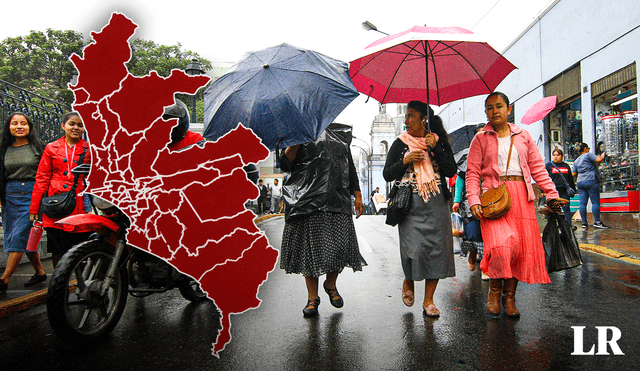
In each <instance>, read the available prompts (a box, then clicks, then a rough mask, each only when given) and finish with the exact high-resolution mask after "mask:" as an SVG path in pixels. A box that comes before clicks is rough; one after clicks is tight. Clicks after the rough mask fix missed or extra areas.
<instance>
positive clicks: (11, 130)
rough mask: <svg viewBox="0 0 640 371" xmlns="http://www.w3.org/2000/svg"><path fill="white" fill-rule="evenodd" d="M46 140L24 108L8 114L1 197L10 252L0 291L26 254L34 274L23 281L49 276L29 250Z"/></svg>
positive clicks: (0, 144) (0, 154) (0, 143)
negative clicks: (31, 213) (35, 188)
mask: <svg viewBox="0 0 640 371" xmlns="http://www.w3.org/2000/svg"><path fill="white" fill-rule="evenodd" d="M43 150H44V143H42V141H41V140H40V139H39V138H38V131H37V128H36V126H35V125H34V124H33V121H32V120H31V118H30V117H29V116H28V115H27V114H25V113H23V112H13V113H12V114H10V115H9V117H8V119H7V121H6V122H5V124H4V128H3V129H2V138H0V201H1V203H2V226H3V229H4V252H6V253H8V254H9V257H8V259H7V265H6V266H5V268H4V273H3V274H2V278H0V293H3V292H5V291H7V288H8V283H9V280H10V279H11V276H12V275H13V273H14V272H15V270H16V268H17V267H18V265H19V264H20V260H21V259H22V256H23V254H25V253H26V254H27V258H28V259H29V262H31V265H32V266H33V269H34V271H35V274H34V275H33V276H31V278H30V279H29V280H28V281H27V282H26V283H25V284H24V287H29V286H33V285H35V284H37V283H39V282H43V281H45V280H46V279H47V275H46V274H45V272H44V269H43V268H42V262H41V261H40V256H39V255H38V252H37V251H35V252H31V251H27V249H26V248H27V241H28V240H29V231H30V230H31V225H32V223H31V220H30V217H29V205H30V204H31V193H32V192H33V185H34V183H35V179H36V172H37V170H38V164H39V163H40V158H41V157H42V151H43Z"/></svg>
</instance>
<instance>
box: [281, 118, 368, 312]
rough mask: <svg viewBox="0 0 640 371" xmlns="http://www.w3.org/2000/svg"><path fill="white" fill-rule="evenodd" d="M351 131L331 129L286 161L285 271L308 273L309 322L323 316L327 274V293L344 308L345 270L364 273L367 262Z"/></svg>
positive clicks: (338, 126)
mask: <svg viewBox="0 0 640 371" xmlns="http://www.w3.org/2000/svg"><path fill="white" fill-rule="evenodd" d="M350 142H351V128H350V127H349V126H347V125H341V124H331V125H329V127H328V128H327V129H326V130H325V132H324V133H323V134H322V136H321V137H320V139H318V140H317V141H316V142H310V143H305V144H301V145H296V146H293V147H288V148H287V149H286V150H285V151H283V154H282V155H281V156H280V165H281V168H282V170H283V171H286V172H288V173H289V174H288V176H287V177H286V178H285V181H284V184H283V187H282V188H283V196H284V200H285V206H286V210H285V226H284V231H283V233H282V247H281V252H280V268H281V269H284V270H285V272H286V273H297V274H302V275H303V276H304V278H305V284H306V287H307V304H306V306H305V307H304V309H303V311H302V313H303V316H304V317H315V316H317V315H318V306H319V305H320V297H319V296H318V281H319V277H320V276H322V275H325V274H326V279H325V281H324V283H323V288H324V291H325V292H326V293H327V295H328V296H329V300H330V302H331V305H333V306H334V307H336V308H341V307H342V306H343V305H344V300H343V299H342V296H340V294H339V293H338V289H337V288H336V280H337V279H338V275H339V274H340V272H342V270H343V268H344V267H351V268H352V269H353V270H354V271H361V270H362V266H363V265H366V264H367V263H366V262H365V261H364V259H363V258H362V256H361V255H360V251H359V249H358V239H357V237H356V232H355V227H354V225H353V219H352V217H351V196H352V195H353V196H354V197H355V209H356V211H357V216H356V218H358V217H360V215H362V208H363V205H362V195H361V193H360V186H359V183H358V176H357V173H356V169H355V166H354V164H353V159H352V157H351V151H350V149H349V143H350Z"/></svg>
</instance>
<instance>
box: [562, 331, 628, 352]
mask: <svg viewBox="0 0 640 371" xmlns="http://www.w3.org/2000/svg"><path fill="white" fill-rule="evenodd" d="M585 327H586V326H571V328H572V329H573V335H574V338H573V353H571V355H572V356H592V355H597V356H608V355H609V352H608V351H607V350H608V349H607V344H609V346H610V347H611V351H612V352H613V354H614V355H617V356H623V355H624V353H622V350H620V347H619V346H618V343H617V342H618V340H620V338H621V337H622V333H621V332H620V330H619V329H618V328H617V327H615V326H596V328H597V329H598V352H597V353H596V351H595V347H596V345H595V344H593V345H592V346H591V349H589V350H588V351H587V352H585V351H584V348H583V347H582V346H583V345H584V336H583V335H584V334H583V331H584V329H585ZM609 330H611V339H607V332H608V331H609Z"/></svg>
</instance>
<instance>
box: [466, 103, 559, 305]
mask: <svg viewBox="0 0 640 371" xmlns="http://www.w3.org/2000/svg"><path fill="white" fill-rule="evenodd" d="M511 110H512V107H511V106H509V98H508V97H507V96H506V95H505V94H503V93H500V92H494V93H491V94H489V96H488V97H487V99H486V100H485V113H486V115H487V119H488V120H489V123H488V124H487V125H486V126H485V127H484V129H482V130H481V131H480V132H479V133H478V134H476V136H475V137H474V139H473V141H472V142H471V147H470V148H469V158H468V160H467V178H466V180H467V199H468V200H469V205H470V206H471V212H472V213H473V216H474V217H475V218H477V219H479V220H480V221H481V230H482V240H483V241H484V257H483V259H482V262H481V263H480V269H482V270H483V271H485V272H487V274H488V275H489V277H490V278H491V284H490V290H489V298H488V300H487V310H488V311H489V313H491V314H493V315H499V314H500V311H501V309H500V299H501V298H502V305H503V306H504V308H505V311H506V314H507V316H509V317H519V316H520V312H519V311H518V309H517V308H516V302H515V293H516V287H517V285H518V281H523V282H526V283H550V282H551V281H550V280H549V275H548V274H547V269H546V265H545V255H544V248H543V246H542V239H541V238H540V228H539V227H538V221H537V218H536V210H535V207H534V200H535V194H534V192H533V186H532V184H531V180H532V179H533V180H535V181H536V183H537V184H538V186H540V188H541V189H542V191H543V192H544V193H545V194H546V195H547V204H548V205H549V206H550V207H551V208H552V209H553V210H556V211H559V209H560V206H561V203H562V202H561V201H559V200H558V199H557V198H558V191H556V189H555V186H554V185H553V182H552V181H551V178H549V174H548V173H547V171H546V169H545V167H544V161H543V160H542V156H541V155H540V151H539V150H538V147H537V146H536V144H535V142H534V141H533V139H532V138H531V135H530V134H529V133H528V132H527V131H525V130H522V129H521V128H519V127H517V126H515V125H513V124H510V123H508V122H507V117H508V116H509V114H510V113H511ZM509 154H511V155H510V157H509ZM507 165H508V168H507ZM501 182H505V183H506V187H507V190H508V191H509V195H510V196H511V200H512V206H511V209H510V210H509V211H508V212H507V213H506V214H505V215H504V216H502V217H500V218H498V219H493V220H489V219H486V218H483V214H482V207H481V204H480V191H479V190H480V189H481V188H480V187H482V190H483V192H486V191H487V190H489V189H490V188H495V187H497V186H498V185H499V184H500V183H501Z"/></svg>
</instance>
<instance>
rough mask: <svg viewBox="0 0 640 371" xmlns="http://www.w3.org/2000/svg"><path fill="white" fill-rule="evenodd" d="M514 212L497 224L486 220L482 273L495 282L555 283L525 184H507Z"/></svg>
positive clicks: (498, 220)
mask: <svg viewBox="0 0 640 371" xmlns="http://www.w3.org/2000/svg"><path fill="white" fill-rule="evenodd" d="M507 189H508V190H509V194H510V196H511V202H512V206H511V210H509V212H507V214H506V215H504V216H503V217H501V218H499V219H496V220H488V219H482V220H481V222H480V224H481V228H482V240H483V242H484V256H483V258H482V262H481V263H480V269H482V270H483V271H484V272H486V273H487V274H488V275H489V277H491V278H493V279H499V278H511V277H514V278H516V279H517V280H518V281H522V282H526V283H551V280H550V279H549V274H548V273H547V266H546V263H545V258H544V247H543V246H542V238H541V237H540V228H539V227H538V220H537V219H536V210H535V206H534V204H533V201H528V200H527V186H526V184H525V183H524V182H523V181H507Z"/></svg>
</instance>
